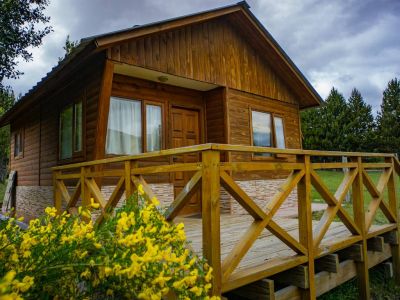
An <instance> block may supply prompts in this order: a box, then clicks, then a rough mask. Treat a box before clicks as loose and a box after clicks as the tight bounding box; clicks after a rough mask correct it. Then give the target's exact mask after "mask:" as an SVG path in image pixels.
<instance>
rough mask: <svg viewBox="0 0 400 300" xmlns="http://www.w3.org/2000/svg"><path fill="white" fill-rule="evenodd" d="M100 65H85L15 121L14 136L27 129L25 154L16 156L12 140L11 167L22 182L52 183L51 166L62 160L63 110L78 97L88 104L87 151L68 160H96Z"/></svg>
mask: <svg viewBox="0 0 400 300" xmlns="http://www.w3.org/2000/svg"><path fill="white" fill-rule="evenodd" d="M100 65H101V63H100V62H96V63H95V64H93V65H91V66H90V67H87V66H85V68H84V70H81V72H80V73H75V74H74V76H73V78H71V79H70V80H69V81H66V83H65V84H64V85H63V87H62V88H61V89H59V90H57V91H55V92H53V93H52V94H47V95H45V96H43V97H42V98H41V99H40V101H39V103H38V104H37V105H36V106H35V107H34V108H33V109H31V110H30V111H29V112H27V113H25V114H24V115H23V116H21V117H20V118H19V119H18V121H17V122H13V123H12V124H11V132H12V135H14V133H15V132H16V131H17V130H19V129H20V128H23V129H24V153H23V157H21V158H17V159H16V158H14V155H13V150H14V139H12V142H11V169H12V170H16V171H17V172H18V185H20V186H37V185H42V186H49V185H52V173H51V170H50V168H51V167H54V166H56V165H57V164H61V163H62V162H60V161H59V160H58V149H59V148H58V126H59V123H58V122H59V121H58V116H59V111H60V109H61V108H62V107H64V106H65V105H66V104H67V103H71V101H74V100H77V97H82V99H83V100H84V107H85V109H84V112H85V115H84V121H85V123H84V129H86V130H84V133H83V139H84V143H83V145H84V153H83V156H82V157H80V158H77V159H74V160H72V161H71V160H70V161H68V162H69V163H70V162H73V161H75V162H76V161H84V160H90V159H93V150H94V137H95V128H96V121H97V101H98V100H97V99H98V93H99V84H100V83H99V82H100V77H101V76H100Z"/></svg>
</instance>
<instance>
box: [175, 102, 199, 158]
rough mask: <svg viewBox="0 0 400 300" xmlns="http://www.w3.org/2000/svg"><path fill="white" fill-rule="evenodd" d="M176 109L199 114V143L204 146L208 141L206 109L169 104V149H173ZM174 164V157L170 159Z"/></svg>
mask: <svg viewBox="0 0 400 300" xmlns="http://www.w3.org/2000/svg"><path fill="white" fill-rule="evenodd" d="M174 108H180V109H187V110H194V111H197V112H198V113H199V143H200V144H204V143H205V141H206V131H205V128H206V124H205V117H204V107H201V106H197V105H184V104H176V103H173V102H172V103H171V102H169V105H168V128H169V130H168V149H172V127H173V124H172V110H173V109H174ZM170 159H171V161H170V162H172V157H171V158H170Z"/></svg>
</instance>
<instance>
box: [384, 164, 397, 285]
mask: <svg viewBox="0 0 400 300" xmlns="http://www.w3.org/2000/svg"><path fill="white" fill-rule="evenodd" d="M385 161H386V162H390V163H391V164H392V168H393V172H392V174H391V175H390V178H389V181H388V184H387V189H388V197H389V208H390V210H391V211H392V213H393V215H394V216H395V218H396V222H397V230H396V231H395V234H396V235H397V236H396V237H397V241H399V240H400V239H399V238H400V237H399V233H400V224H399V212H398V208H397V199H398V195H397V180H398V174H397V173H396V171H395V170H396V168H395V163H396V162H395V161H394V158H386V159H385ZM390 248H391V250H392V262H393V272H394V274H393V277H394V280H395V282H396V284H398V285H400V246H399V243H392V244H391V245H390Z"/></svg>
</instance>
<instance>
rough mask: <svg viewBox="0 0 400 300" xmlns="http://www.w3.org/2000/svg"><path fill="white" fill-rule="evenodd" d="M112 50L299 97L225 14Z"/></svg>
mask: <svg viewBox="0 0 400 300" xmlns="http://www.w3.org/2000/svg"><path fill="white" fill-rule="evenodd" d="M108 56H109V57H110V58H111V59H112V60H115V61H118V62H123V63H127V64H132V65H137V66H141V67H145V68H149V69H153V70H158V71H161V72H166V73H170V74H174V75H178V76H182V77H187V78H192V79H195V80H200V81H206V82H210V83H214V84H218V85H222V86H228V87H231V88H234V89H239V90H243V91H246V92H250V93H254V94H258V95H262V96H266V97H270V98H273V99H278V100H280V101H285V102H288V103H298V101H297V98H296V96H295V95H294V93H293V91H292V89H291V88H290V87H289V86H287V85H286V84H285V83H284V81H283V80H282V79H281V78H280V77H279V75H278V74H277V72H275V71H274V70H273V68H272V67H271V64H273V63H274V62H273V61H270V62H268V61H267V60H266V58H265V57H263V56H262V53H260V52H259V51H258V50H256V49H255V48H253V47H252V46H251V45H250V43H249V42H248V41H247V40H246V38H245V37H244V36H242V34H241V33H240V30H235V28H234V27H233V25H231V23H229V21H228V20H226V19H224V18H219V19H215V20H212V21H209V22H206V23H200V24H193V25H191V26H186V27H184V28H181V29H179V30H174V31H170V32H164V33H160V34H154V35H151V36H147V37H144V38H138V39H133V40H131V41H129V42H124V43H122V44H119V45H116V46H114V47H112V48H111V49H110V50H109V53H108Z"/></svg>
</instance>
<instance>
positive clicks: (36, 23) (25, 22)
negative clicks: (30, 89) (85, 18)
mask: <svg viewBox="0 0 400 300" xmlns="http://www.w3.org/2000/svg"><path fill="white" fill-rule="evenodd" d="M48 4H49V2H48V0H34V1H26V0H2V1H0V88H4V87H3V85H2V83H3V79H5V78H18V76H19V75H21V74H22V73H21V72H20V71H18V70H17V69H16V66H17V64H18V58H22V59H23V60H25V61H29V60H31V59H32V54H31V52H30V51H29V49H30V47H38V46H39V45H40V44H41V43H42V39H43V37H44V36H46V35H47V34H48V33H49V32H50V31H51V30H52V29H51V27H49V26H45V24H46V23H48V22H49V17H47V16H45V15H44V13H43V11H44V10H45V8H46V7H47V5H48Z"/></svg>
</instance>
